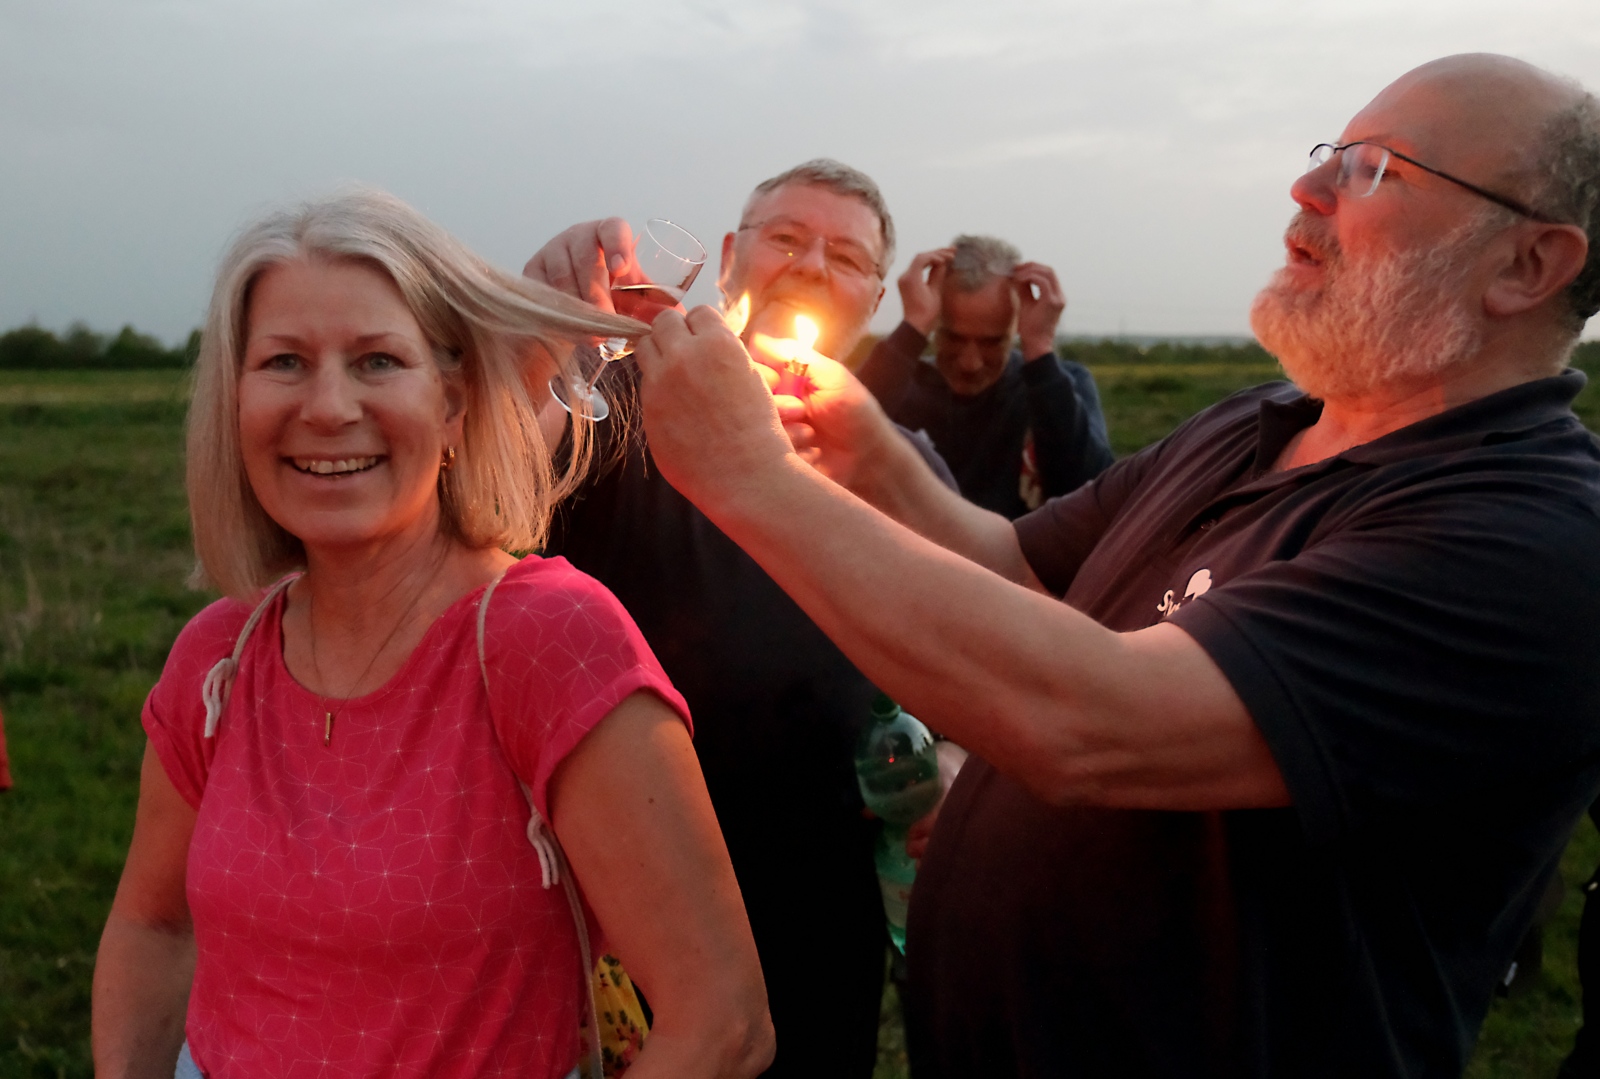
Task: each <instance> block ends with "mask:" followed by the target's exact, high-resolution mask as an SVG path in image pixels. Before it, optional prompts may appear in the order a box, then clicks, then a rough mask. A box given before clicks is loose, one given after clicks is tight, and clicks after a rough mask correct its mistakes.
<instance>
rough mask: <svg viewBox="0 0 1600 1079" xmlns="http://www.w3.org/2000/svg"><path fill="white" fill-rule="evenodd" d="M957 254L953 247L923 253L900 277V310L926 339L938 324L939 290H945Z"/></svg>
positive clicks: (912, 261)
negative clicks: (945, 283)
mask: <svg viewBox="0 0 1600 1079" xmlns="http://www.w3.org/2000/svg"><path fill="white" fill-rule="evenodd" d="M955 254H956V252H955V248H953V247H941V248H939V249H938V250H937V251H924V252H922V254H920V255H918V256H917V257H916V258H914V259H912V260H911V265H910V266H908V267H906V272H905V273H903V274H901V275H900V282H899V284H900V306H901V308H902V309H903V310H904V312H905V316H904V317H905V320H906V321H907V322H908V323H910V324H911V326H912V328H913V329H915V330H916V331H917V332H918V333H920V334H921V335H922V336H924V337H927V336H928V335H929V334H931V333H932V332H933V327H934V325H935V324H936V323H937V322H938V321H939V306H940V301H939V290H940V289H942V288H944V275H945V272H946V271H947V270H949V269H950V260H951V259H953V258H955Z"/></svg>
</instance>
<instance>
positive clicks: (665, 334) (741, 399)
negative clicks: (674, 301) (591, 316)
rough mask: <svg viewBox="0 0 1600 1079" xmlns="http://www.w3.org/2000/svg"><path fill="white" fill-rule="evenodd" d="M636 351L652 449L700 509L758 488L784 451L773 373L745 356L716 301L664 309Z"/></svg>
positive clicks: (786, 445)
mask: <svg viewBox="0 0 1600 1079" xmlns="http://www.w3.org/2000/svg"><path fill="white" fill-rule="evenodd" d="M634 356H635V358H636V359H637V360H638V363H639V371H640V374H641V379H640V394H641V397H642V399H643V403H644V428H645V434H646V435H647V436H648V438H649V442H650V453H651V456H653V457H654V458H655V462H656V465H657V467H659V468H660V469H661V474H662V475H663V476H665V477H666V478H667V481H668V482H669V483H671V484H672V486H674V487H676V488H677V489H678V491H679V492H680V493H681V494H683V495H684V497H686V498H688V499H689V500H690V501H691V502H694V503H695V504H696V505H698V506H700V508H701V509H702V510H705V509H707V507H708V506H709V507H714V506H715V505H716V504H717V503H718V502H720V501H722V500H723V499H724V498H726V497H732V496H736V495H737V494H739V493H740V491H742V490H744V489H745V487H746V485H750V486H753V487H756V488H759V486H760V485H761V482H762V481H761V476H762V475H763V474H764V470H766V469H769V468H772V467H775V466H777V465H779V464H781V462H782V461H783V459H784V458H787V457H788V456H789V454H790V452H791V447H790V444H789V440H788V438H787V437H785V435H784V433H783V427H782V425H781V424H780V422H779V420H778V415H777V412H776V411H775V410H774V408H773V402H772V393H771V390H770V387H771V386H773V385H775V384H776V382H777V373H776V372H775V371H773V370H771V369H770V368H767V367H762V366H758V365H756V364H754V363H751V362H750V355H749V353H747V352H746V351H745V348H744V345H743V344H742V343H741V342H740V340H739V339H738V338H737V337H735V336H734V334H733V331H732V330H730V329H728V324H727V323H726V322H724V321H723V318H722V315H721V314H719V313H718V312H717V311H716V310H715V309H714V308H710V307H696V308H695V309H694V310H692V311H690V312H689V314H688V316H687V317H685V316H684V315H681V314H679V313H678V312H677V311H664V312H662V313H661V314H660V315H658V316H657V317H656V320H655V322H654V323H652V324H651V327H650V335H649V336H648V337H645V338H643V339H642V340H641V341H640V342H639V348H638V351H637V352H635V353H634Z"/></svg>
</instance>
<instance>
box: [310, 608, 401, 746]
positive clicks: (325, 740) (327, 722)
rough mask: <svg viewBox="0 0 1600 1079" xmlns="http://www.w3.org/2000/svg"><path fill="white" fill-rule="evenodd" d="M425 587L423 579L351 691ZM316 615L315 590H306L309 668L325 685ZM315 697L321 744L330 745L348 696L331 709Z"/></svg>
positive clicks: (351, 687)
mask: <svg viewBox="0 0 1600 1079" xmlns="http://www.w3.org/2000/svg"><path fill="white" fill-rule="evenodd" d="M427 587H428V585H427V582H426V581H424V582H423V584H422V587H420V588H418V589H417V594H416V595H414V596H412V597H411V602H410V603H408V604H406V609H405V610H403V611H401V612H400V618H399V620H398V621H396V622H395V624H394V625H393V626H392V627H391V628H390V629H389V635H388V636H387V637H385V638H384V639H383V643H382V644H380V645H378V650H377V651H376V652H374V653H372V658H371V659H369V660H367V665H366V666H365V667H364V668H362V670H361V673H360V674H359V675H357V676H356V680H355V681H354V682H352V683H351V684H350V689H351V690H352V691H353V690H355V689H356V687H358V686H359V685H361V683H362V682H364V681H366V678H367V675H369V674H371V673H372V667H373V664H375V663H377V662H378V657H379V656H381V655H383V652H384V649H386V648H388V647H389V642H391V641H393V640H394V635H395V634H396V633H399V632H400V627H401V626H403V625H405V623H406V619H407V618H409V617H410V616H411V612H412V611H413V610H414V609H416V606H417V603H418V601H419V600H421V599H422V593H423V592H424V591H425V590H426V589H427ZM316 615H317V600H316V593H315V592H307V593H306V624H307V626H308V627H309V628H310V630H311V669H312V670H313V671H315V672H316V675H317V685H319V686H320V685H325V684H326V683H325V682H324V681H323V677H322V664H321V663H320V662H318V660H317V617H316ZM317 699H318V701H320V702H321V704H322V744H323V745H325V746H331V745H333V721H334V720H335V719H337V718H338V717H339V713H340V712H343V711H344V709H345V705H347V704H349V703H350V697H349V696H348V695H346V696H345V697H343V698H341V699H340V704H339V707H338V708H333V709H330V708H329V707H328V698H327V697H325V696H323V695H322V694H321V693H318V694H317Z"/></svg>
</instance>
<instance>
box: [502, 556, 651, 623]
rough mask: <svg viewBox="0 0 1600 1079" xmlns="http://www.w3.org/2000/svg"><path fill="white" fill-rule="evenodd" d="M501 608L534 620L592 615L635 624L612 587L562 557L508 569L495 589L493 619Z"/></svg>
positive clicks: (528, 561)
mask: <svg viewBox="0 0 1600 1079" xmlns="http://www.w3.org/2000/svg"><path fill="white" fill-rule="evenodd" d="M502 606H503V607H504V608H509V609H510V610H511V611H513V612H515V611H520V612H522V613H523V614H524V615H527V616H533V617H537V616H549V615H558V614H563V613H566V614H571V613H576V612H590V613H592V614H594V615H596V616H598V617H610V618H621V619H622V620H624V621H626V622H627V624H628V625H629V626H630V627H631V626H632V625H633V620H632V619H631V618H629V617H628V614H627V612H626V611H624V610H623V608H622V604H621V603H620V602H618V600H617V598H616V597H615V596H613V595H612V594H611V590H610V589H609V588H607V587H606V586H605V585H603V584H601V583H600V582H599V581H597V580H595V579H594V578H593V577H591V576H589V575H588V574H587V573H584V572H583V571H582V570H580V569H578V568H576V567H575V566H573V565H572V563H570V562H568V561H567V560H566V559H565V558H561V557H559V556H557V557H555V558H544V557H541V556H540V555H528V556H527V557H526V558H523V559H522V560H521V561H519V562H518V563H517V564H516V565H514V566H512V567H511V568H510V569H508V570H506V574H505V576H504V577H502V578H501V580H500V583H499V585H497V586H496V588H495V591H494V595H493V597H492V601H491V603H490V606H489V609H490V617H494V616H495V613H496V611H497V610H499V609H501V608H502Z"/></svg>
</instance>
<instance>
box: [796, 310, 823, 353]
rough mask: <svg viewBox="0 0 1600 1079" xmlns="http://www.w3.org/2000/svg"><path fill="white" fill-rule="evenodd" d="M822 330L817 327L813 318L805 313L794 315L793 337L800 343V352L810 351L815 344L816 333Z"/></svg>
mask: <svg viewBox="0 0 1600 1079" xmlns="http://www.w3.org/2000/svg"><path fill="white" fill-rule="evenodd" d="M821 332H822V331H821V330H819V329H817V324H816V322H815V320H813V319H810V318H807V317H806V316H805V315H796V316H795V317H794V339H795V340H796V341H798V342H799V343H800V351H801V352H803V353H804V352H810V351H811V350H812V349H813V348H815V347H816V344H817V335H818V334H819V333H821Z"/></svg>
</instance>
